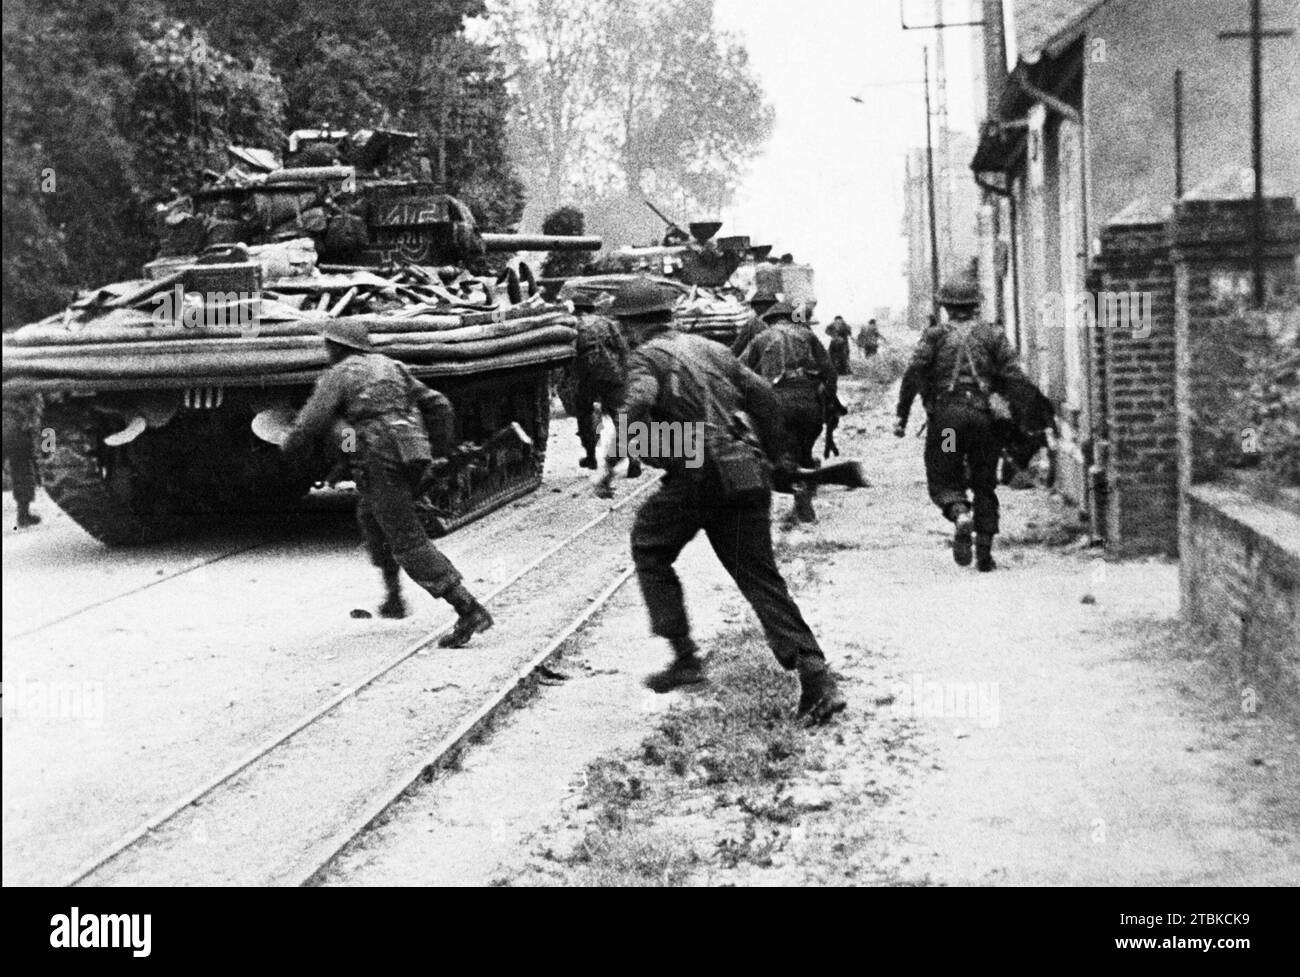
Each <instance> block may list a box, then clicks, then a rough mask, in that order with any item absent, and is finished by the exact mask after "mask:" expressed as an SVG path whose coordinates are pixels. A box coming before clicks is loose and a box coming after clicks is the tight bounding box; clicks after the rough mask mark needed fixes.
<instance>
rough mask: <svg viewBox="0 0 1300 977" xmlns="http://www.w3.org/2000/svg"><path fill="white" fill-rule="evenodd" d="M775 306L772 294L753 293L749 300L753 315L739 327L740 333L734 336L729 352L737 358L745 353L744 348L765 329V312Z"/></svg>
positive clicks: (774, 296)
mask: <svg viewBox="0 0 1300 977" xmlns="http://www.w3.org/2000/svg"><path fill="white" fill-rule="evenodd" d="M774 305H776V295H775V294H773V293H772V292H755V293H754V297H753V298H751V299H750V300H749V307H750V308H751V309H753V311H754V314H753V315H752V316H750V317H749V321H748V322H746V323H745V324H744V325H743V326H741V327H740V332H739V334H737V336H736V340H735V342H733V343H732V344H731V352H732V353H733V354H735V355H736V356H739V355H740V354H741V353H743V352H744V351H745V347H746V346H748V345H749V344H750V343H751V342H753V341H754V337H755V336H757V335H758V334H759V333H760V332H762V331H763V330H764V329H766V328H767V322H766V321H765V320H764V318H763V317H764V316H765V315H767V310H768V309H770V308H772V306H774Z"/></svg>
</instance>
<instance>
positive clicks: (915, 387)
mask: <svg viewBox="0 0 1300 977" xmlns="http://www.w3.org/2000/svg"><path fill="white" fill-rule="evenodd" d="M939 303H940V305H942V306H943V307H944V308H945V309H946V310H947V312H948V322H946V323H944V324H942V325H937V326H931V327H930V328H929V329H927V330H926V331H925V333H924V334H923V335H922V336H921V341H920V342H919V343H917V346H916V351H915V353H913V355H912V360H911V362H910V363H909V364H908V367H907V371H906V372H905V373H904V374H903V383H902V387H901V389H900V390H899V396H898V420H897V423H896V424H895V425H894V434H895V436H897V437H900V438H901V437H902V436H903V434H904V433H905V432H906V429H907V418H908V415H909V414H910V413H911V409H912V400H913V398H914V397H915V396H916V395H917V394H918V393H919V394H920V395H921V400H922V403H923V404H924V405H925V409H926V413H927V417H928V419H927V422H926V423H927V429H926V435H925V477H926V482H927V484H928V486H929V490H930V499H931V500H932V501H933V502H934V504H935V505H937V506H938V507H939V508H940V510H942V512H943V514H944V518H946V519H948V520H949V521H950V522H952V523H953V525H954V527H955V528H954V533H953V543H952V555H953V559H954V560H956V562H957V564H958V565H959V566H970V563H971V533H972V530H973V531H974V534H975V558H976V567H977V569H979V570H980V571H981V572H983V573H987V572H988V571H990V570H992V569H994V568H995V567H996V565H997V564H996V563H995V562H994V559H993V537H994V536H996V535H997V532H998V496H997V484H998V458H999V456H1000V454H1001V443H1000V440H999V438H998V436H997V433H996V428H995V414H994V401H993V398H995V397H1002V396H1004V395H1005V393H1006V391H1007V389H1008V386H1009V385H1011V384H1013V383H1024V382H1026V380H1025V376H1024V373H1023V372H1022V371H1021V369H1020V365H1019V363H1018V362H1017V359H1016V351H1015V350H1014V349H1013V348H1012V346H1011V343H1010V342H1009V341H1008V340H1007V336H1006V333H1005V332H1003V331H1002V329H1001V328H1000V327H999V326H996V325H992V324H990V323H985V322H981V321H979V319H978V318H977V313H978V312H979V290H978V289H977V288H976V287H975V286H974V285H973V284H970V283H966V282H950V283H947V284H945V285H944V286H943V288H942V289H940V291H939ZM968 490H969V493H970V494H969V495H968ZM972 496H973V501H974V510H973V512H972V505H971V503H972Z"/></svg>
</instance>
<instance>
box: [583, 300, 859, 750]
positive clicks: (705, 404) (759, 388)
mask: <svg viewBox="0 0 1300 977" xmlns="http://www.w3.org/2000/svg"><path fill="white" fill-rule="evenodd" d="M610 311H611V313H612V314H613V315H615V316H616V317H618V319H619V323H620V325H622V326H623V327H624V328H625V329H627V330H628V338H629V340H630V342H631V344H632V346H633V352H632V356H631V358H630V360H629V371H628V388H627V396H626V399H625V401H624V404H625V409H626V411H627V417H628V422H629V424H631V423H645V422H648V421H653V422H659V423H666V424H672V425H685V424H689V425H692V426H698V427H699V428H702V429H703V431H704V435H703V440H704V452H703V458H702V459H701V461H702V464H699V465H698V466H694V467H693V466H692V465H691V464H689V463H688V460H687V459H683V458H659V457H652V456H647V459H646V461H647V463H648V464H651V465H654V466H656V467H660V468H663V469H664V470H665V474H664V477H663V480H662V481H661V483H660V487H659V489H658V491H656V492H655V494H654V495H652V496H650V497H649V498H648V499H646V501H645V502H644V503H643V504H642V506H641V508H640V510H639V511H638V512H637V515H636V522H635V523H634V524H633V526H632V559H633V562H634V563H635V565H636V573H637V579H638V580H639V582H640V584H641V592H642V594H643V595H644V597H645V602H646V608H647V609H648V610H649V612H650V625H651V629H652V630H653V631H654V633H655V634H656V635H658V636H660V637H662V638H666V639H667V640H668V642H669V644H670V645H671V646H672V650H673V661H672V663H671V664H670V665H669V666H668V667H667V668H665V669H664V670H663V671H660V672H656V673H655V674H654V675H651V676H650V677H649V678H648V679H647V680H646V685H647V686H648V687H649V688H651V689H652V690H654V691H655V692H668V691H671V690H673V689H676V688H681V687H684V686H692V685H698V684H699V683H701V682H703V681H705V665H704V659H703V657H702V656H701V655H700V654H699V649H698V648H697V647H696V645H695V642H694V640H693V639H692V638H691V628H690V622H689V620H688V618H687V616H686V604H685V600H684V597H683V594H682V585H681V581H680V580H679V579H678V577H677V573H676V571H675V570H674V569H673V564H674V563H676V561H677V557H678V555H679V554H680V553H681V551H682V549H683V548H684V547H685V546H686V544H687V543H689V542H690V541H691V540H692V539H693V538H694V537H695V536H696V535H697V534H698V533H700V532H701V531H703V532H704V534H705V535H706V536H707V537H708V540H709V544H710V545H711V546H712V547H713V551H714V553H715V554H717V557H718V559H719V560H720V561H721V562H722V565H723V566H724V567H725V568H726V570H727V572H728V573H729V574H730V575H731V577H732V579H734V580H735V582H736V586H737V587H739V589H740V592H741V593H742V594H743V595H744V596H745V599H746V600H747V601H749V604H750V606H751V607H753V609H754V612H755V613H756V614H757V615H758V620H759V623H760V624H762V626H763V633H764V636H765V637H766V638H767V643H768V646H769V647H770V648H771V649H772V652H773V654H774V655H775V656H776V659H777V661H778V662H779V663H780V664H781V666H782V667H783V668H786V669H788V670H791V671H794V672H796V673H797V674H798V676H799V688H800V696H799V705H798V710H797V715H798V716H800V717H801V718H803V719H804V720H805V721H806V722H808V723H810V724H811V723H824V722H826V721H828V720H829V719H831V718H832V717H833V716H834V715H835V714H836V713H839V712H841V711H843V709H844V708H845V704H846V703H845V700H844V697H843V696H842V695H841V694H840V692H839V687H838V683H837V682H836V680H835V677H834V676H833V675H832V674H831V671H830V669H829V668H828V667H827V664H826V657H825V655H824V654H823V653H822V649H821V646H820V645H819V644H818V642H817V639H816V638H815V637H814V636H813V633H812V630H811V629H810V628H809V627H808V624H807V622H806V621H805V620H804V617H803V615H802V614H801V613H800V611H799V606H798V604H796V603H795V602H794V599H793V598H792V597H791V596H790V591H789V589H788V588H787V587H786V583H785V580H784V579H782V577H781V571H780V570H779V569H778V568H777V565H776V559H775V557H774V555H773V553H772V533H771V521H770V512H771V486H772V477H771V470H770V469H771V467H772V466H775V467H776V468H777V469H779V470H780V471H782V472H792V471H794V470H795V468H796V465H795V459H794V458H793V457H792V455H791V454H790V451H789V445H788V442H787V439H786V433H785V428H784V424H783V418H782V413H783V412H782V409H781V404H780V402H779V400H778V399H777V397H776V395H775V394H774V393H773V391H772V388H771V386H770V385H769V384H768V383H767V382H766V381H764V380H763V379H762V378H761V377H759V376H757V375H755V374H754V373H753V372H751V371H750V370H747V369H746V368H745V367H743V366H742V365H741V364H740V363H738V362H737V361H736V359H735V357H733V356H732V355H731V354H730V353H729V352H728V351H727V350H726V349H725V348H724V347H723V346H720V345H719V344H717V343H715V342H713V341H712V340H709V339H705V338H703V337H701V336H692V335H689V334H685V333H680V332H678V331H677V330H675V329H674V328H673V319H672V299H671V297H670V296H667V295H665V294H663V292H662V291H661V290H660V289H658V288H657V287H656V286H655V285H654V283H652V282H649V281H645V282H638V283H636V284H635V285H634V286H633V287H631V288H628V289H626V290H624V291H623V292H621V293H620V294H619V296H618V298H617V299H616V300H615V302H614V306H613V307H612V308H611V310H610ZM823 355H824V354H823ZM738 412H743V413H745V414H747V415H748V417H749V419H750V421H751V422H752V425H753V429H754V431H755V433H756V435H757V440H758V441H760V442H761V444H758V445H756V444H754V443H753V442H751V441H750V440H747V439H746V438H745V437H743V436H742V435H741V434H739V433H738V432H737V424H736V421H735V418H736V415H737V414H738ZM608 491H609V471H608V469H607V470H606V472H605V474H604V476H603V479H602V481H601V483H600V484H599V485H598V486H597V492H598V493H599V494H602V495H604V494H607V493H608Z"/></svg>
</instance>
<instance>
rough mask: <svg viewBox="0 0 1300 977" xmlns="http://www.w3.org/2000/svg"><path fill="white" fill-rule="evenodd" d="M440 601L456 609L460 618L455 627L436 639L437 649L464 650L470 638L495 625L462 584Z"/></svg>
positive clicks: (484, 608) (484, 609)
mask: <svg viewBox="0 0 1300 977" xmlns="http://www.w3.org/2000/svg"><path fill="white" fill-rule="evenodd" d="M442 599H443V600H445V601H446V602H447V603H448V604H450V605H451V606H452V607H454V608H456V613H457V614H458V615H460V616H459V617H458V618H456V626H455V627H453V628H452V629H451V631H450V632H449V633H447V634H444V635H443V636H442V637H441V638H439V639H438V647H439V648H464V647H465V646H466V645H467V644H469V639H470V638H472V637H474V635H476V634H478V633H479V632H480V631H486V630H487V629H488V628H490V627H492V625H493V624H494V623H495V622H494V621H493V620H492V615H491V614H489V613H488V612H487V608H486V607H484V606H483V605H482V604H480V603H479V602H478V601H477V600H476V599H475V598H474V595H473V594H471V593H470V592H469V591H468V590H466V589H465V586H464V584H456V586H454V587H452V588H451V589H450V590H448V591H447V592H446V593H445V594H443V595H442Z"/></svg>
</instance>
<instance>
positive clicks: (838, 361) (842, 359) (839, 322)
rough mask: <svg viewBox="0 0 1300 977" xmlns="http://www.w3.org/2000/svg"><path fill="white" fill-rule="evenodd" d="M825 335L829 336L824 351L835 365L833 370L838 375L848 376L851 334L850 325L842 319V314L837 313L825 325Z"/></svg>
mask: <svg viewBox="0 0 1300 977" xmlns="http://www.w3.org/2000/svg"><path fill="white" fill-rule="evenodd" d="M826 335H828V336H830V338H831V341H830V343H829V345H828V346H827V347H826V352H827V353H828V354H829V355H830V358H831V365H832V366H834V367H835V372H836V373H837V374H839V375H840V376H842V377H843V376H848V374H849V339H850V338H851V337H852V336H853V329H852V327H851V326H850V325H849V324H848V323H847V322H845V321H844V317H843V316H838V315H837V316H836V317H835V319H834V321H832V322H831V324H830V325H829V326H827V327H826Z"/></svg>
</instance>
